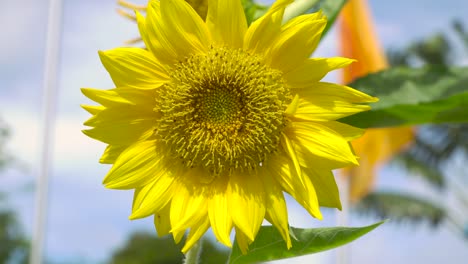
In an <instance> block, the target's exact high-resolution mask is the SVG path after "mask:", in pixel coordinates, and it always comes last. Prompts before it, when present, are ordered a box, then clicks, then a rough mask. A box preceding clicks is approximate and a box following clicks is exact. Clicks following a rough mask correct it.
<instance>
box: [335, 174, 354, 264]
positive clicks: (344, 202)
mask: <svg viewBox="0 0 468 264" xmlns="http://www.w3.org/2000/svg"><path fill="white" fill-rule="evenodd" d="M338 174H339V175H338V177H337V178H338V188H339V190H340V196H341V207H342V210H341V212H337V217H336V222H337V225H338V226H348V225H349V207H350V201H349V200H350V197H349V195H350V194H349V188H350V177H351V176H350V175H349V174H344V173H342V172H341V171H340V172H339V173H338ZM349 253H350V246H349V245H344V246H341V247H339V248H338V249H337V250H336V263H337V264H347V263H349V262H350V261H349V258H350V254H349Z"/></svg>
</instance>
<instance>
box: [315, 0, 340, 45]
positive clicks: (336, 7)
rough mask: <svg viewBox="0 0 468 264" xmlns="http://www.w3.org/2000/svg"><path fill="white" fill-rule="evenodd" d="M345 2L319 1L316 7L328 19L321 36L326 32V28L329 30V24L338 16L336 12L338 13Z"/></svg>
mask: <svg viewBox="0 0 468 264" xmlns="http://www.w3.org/2000/svg"><path fill="white" fill-rule="evenodd" d="M346 2H347V0H321V1H320V2H319V6H318V9H321V10H322V11H323V14H324V15H325V16H326V17H327V19H328V22H327V26H326V27H325V29H324V30H323V33H322V38H323V37H324V36H325V35H326V34H327V33H328V30H330V28H331V26H333V24H334V23H335V21H336V18H338V14H340V11H341V9H342V8H343V6H344V5H345V4H346ZM318 9H317V10H318Z"/></svg>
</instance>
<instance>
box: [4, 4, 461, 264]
mask: <svg viewBox="0 0 468 264" xmlns="http://www.w3.org/2000/svg"><path fill="white" fill-rule="evenodd" d="M134 2H135V3H139V4H143V3H144V2H145V1H141V0H140V1H134ZM258 2H259V3H264V4H269V3H271V1H258ZM368 3H369V8H370V10H371V11H372V17H373V19H374V23H375V24H374V29H375V31H376V33H377V34H378V36H379V38H380V42H381V44H382V46H383V48H384V50H385V51H386V53H387V56H388V60H389V63H390V64H391V65H409V66H422V65H426V64H442V65H468V17H467V16H466V13H467V11H468V2H467V1H464V0H445V1H427V0H413V1H403V0H395V1H378V0H371V1H368ZM48 4H49V1H46V0H16V1H2V2H1V4H0V32H1V33H0V34H1V36H2V41H1V42H0V68H1V70H0V81H1V85H0V263H27V261H28V256H29V254H30V253H29V248H30V240H31V237H32V232H33V219H34V217H35V212H34V210H35V206H36V201H35V199H36V196H35V195H36V194H35V192H36V189H37V188H36V186H37V184H36V180H37V177H38V174H39V168H40V161H41V158H40V155H41V152H40V147H41V143H40V142H41V140H42V138H43V137H42V135H41V131H42V126H43V124H42V122H43V117H42V115H43V105H42V102H43V100H42V96H43V87H42V86H43V85H42V83H43V78H44V77H43V75H44V63H45V55H44V54H45V49H46V32H47V16H48V10H49V9H48ZM116 8H117V4H116V1H115V0H101V1H93V0H80V1H72V0H64V1H63V13H62V14H63V16H62V24H61V28H62V29H61V38H60V42H61V49H60V50H59V68H58V69H59V70H58V86H57V87H58V93H57V94H56V96H57V105H56V107H55V111H54V116H55V118H54V122H53V126H51V127H50V128H51V133H52V134H51V136H52V142H51V143H50V147H51V153H50V154H51V156H50V157H51V160H50V161H51V163H50V164H51V166H50V171H49V172H50V173H49V176H50V177H49V183H48V186H49V190H48V196H47V197H48V203H47V204H48V208H47V209H48V210H47V215H46V220H47V221H46V229H45V240H44V242H45V246H44V251H43V256H44V261H45V263H180V262H181V259H182V255H181V253H179V250H177V248H175V246H174V245H173V242H172V239H170V238H168V237H165V238H163V239H157V238H156V234H155V231H154V228H153V222H152V218H148V219H143V220H137V221H130V220H128V215H129V214H130V209H131V203H132V195H133V193H132V192H131V191H115V190H107V189H105V188H104V187H103V186H102V185H101V181H102V179H103V177H104V175H105V173H106V172H107V170H108V169H109V167H108V166H107V165H102V164H99V163H98V159H99V156H100V155H101V153H102V151H103V150H104V144H101V143H99V142H96V141H93V140H91V139H89V138H88V137H86V136H84V135H83V134H82V133H81V130H82V129H83V128H84V127H83V126H82V123H83V122H84V121H85V120H86V119H87V118H88V114H87V113H86V112H85V111H84V110H82V109H81V108H80V104H86V103H89V102H88V101H87V99H85V97H84V96H83V95H82V94H81V92H80V88H81V87H94V88H105V89H109V88H112V87H113V84H112V81H111V79H110V78H109V77H108V75H107V73H106V71H105V70H104V68H103V67H102V65H101V63H100V61H99V58H98V55H97V51H98V50H106V49H111V48H114V47H117V46H122V45H124V44H123V43H124V42H125V41H126V40H129V39H132V38H134V37H136V36H137V35H138V30H137V28H136V25H135V24H134V23H133V22H130V21H128V20H127V19H125V18H123V17H122V16H119V15H118V14H117V13H116ZM338 40H339V30H337V29H336V27H335V28H333V29H332V31H331V32H330V33H329V34H328V35H327V36H326V38H325V39H324V40H323V41H322V42H321V44H320V46H319V48H318V50H317V51H316V52H315V54H314V56H316V57H331V56H339V55H340V50H339V46H338V42H339V41H338ZM326 80H327V81H333V82H339V81H340V76H339V73H332V74H330V75H329V76H327V77H326ZM416 131H417V132H416V135H415V137H414V139H413V140H412V143H410V144H406V147H405V148H404V151H402V152H401V153H400V154H398V155H395V157H394V158H392V159H391V160H390V161H388V163H387V164H386V165H384V166H380V167H379V168H378V169H377V171H376V174H375V178H374V180H373V184H372V185H371V186H372V189H371V190H370V192H366V193H365V194H364V195H363V196H362V197H360V198H359V199H355V201H353V202H352V203H350V205H349V208H350V210H349V212H348V213H349V215H348V216H347V217H346V218H347V220H346V223H347V225H350V226H358V225H367V224H371V223H373V222H375V221H376V220H380V219H390V221H389V222H387V223H386V224H384V225H383V226H381V227H379V228H378V229H376V230H375V231H373V232H371V233H370V234H368V235H366V236H364V237H362V238H360V239H358V240H357V241H355V242H353V243H352V244H351V246H350V247H349V248H348V249H347V253H346V261H347V262H346V263H443V262H445V263H454V264H457V263H466V260H467V259H468V169H467V167H466V162H467V161H468V155H467V153H468V152H467V151H468V125H437V126H422V127H419V128H418V129H417V130H416ZM376 144H378V143H376ZM288 208H289V219H290V224H291V225H292V226H296V227H318V226H334V225H336V224H337V221H341V222H342V221H343V216H340V214H342V213H340V212H338V211H335V210H328V209H324V210H323V211H324V220H322V221H318V220H316V219H313V218H311V217H310V216H309V215H308V214H307V213H306V211H305V210H303V209H302V208H300V206H298V205H297V204H296V203H295V202H294V201H293V199H289V197H288ZM205 243H206V246H205V251H206V252H210V254H215V253H216V254H215V256H214V257H212V258H210V259H208V258H207V259H206V263H221V262H223V260H224V259H226V256H227V249H226V248H223V247H222V246H220V245H219V244H217V243H216V242H214V240H213V236H212V235H211V234H208V236H207V240H206V241H205ZM163 253H164V254H163ZM338 254H339V253H338ZM212 256H213V255H212ZM337 259H339V258H337V252H336V251H329V252H324V253H321V254H317V255H314V256H307V257H299V258H297V259H292V260H288V261H287V262H286V261H283V263H310V262H311V261H314V263H337ZM203 263H205V262H203Z"/></svg>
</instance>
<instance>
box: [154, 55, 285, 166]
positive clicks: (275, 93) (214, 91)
mask: <svg viewBox="0 0 468 264" xmlns="http://www.w3.org/2000/svg"><path fill="white" fill-rule="evenodd" d="M156 98H157V105H158V106H159V107H158V108H156V109H155V111H157V112H160V113H161V115H162V118H161V119H160V124H159V125H158V128H159V129H158V135H159V136H160V138H161V139H162V140H163V141H164V142H165V143H166V144H167V146H168V147H169V148H170V149H171V151H172V153H173V154H174V155H175V156H177V157H179V158H180V159H182V162H183V163H184V164H185V165H186V166H187V167H195V166H201V167H204V168H207V169H208V170H209V171H210V172H211V173H213V174H216V175H217V174H221V173H230V172H232V170H236V169H239V170H241V171H243V170H246V169H255V168H256V167H257V166H259V165H260V164H261V163H262V162H264V161H265V159H267V158H268V156H269V154H270V153H272V152H274V151H275V150H276V149H277V147H278V144H279V139H280V137H279V136H280V133H281V131H282V129H283V127H284V124H285V117H284V110H285V109H286V107H287V105H288V104H289V103H290V102H291V95H290V93H289V90H288V89H287V88H285V87H284V85H283V79H282V76H281V73H280V72H279V71H277V70H274V69H271V68H269V67H267V66H266V65H265V64H264V63H263V62H262V60H261V58H260V57H259V56H258V55H252V54H249V53H247V52H245V51H242V50H234V49H228V48H213V47H212V48H211V49H210V50H209V51H208V52H207V53H206V54H196V55H192V56H191V57H189V58H187V59H186V60H185V61H181V62H179V63H177V64H175V65H174V66H173V69H172V71H171V82H170V83H168V84H167V85H165V86H164V87H162V88H161V89H159V92H158V94H157V96H156Z"/></svg>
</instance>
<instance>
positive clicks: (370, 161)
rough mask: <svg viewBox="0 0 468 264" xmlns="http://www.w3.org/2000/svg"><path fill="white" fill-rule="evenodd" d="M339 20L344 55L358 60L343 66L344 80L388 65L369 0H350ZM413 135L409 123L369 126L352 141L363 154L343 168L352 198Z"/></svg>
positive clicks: (366, 188)
mask: <svg viewBox="0 0 468 264" xmlns="http://www.w3.org/2000/svg"><path fill="white" fill-rule="evenodd" d="M339 23H340V24H339V26H340V27H339V35H340V38H341V39H340V41H339V43H341V55H342V56H344V57H348V58H353V59H356V60H357V62H355V63H353V64H351V65H350V66H349V67H347V68H345V69H344V70H343V79H342V81H343V83H349V82H351V81H353V80H354V79H355V78H358V77H361V76H364V75H366V74H368V73H372V72H376V71H379V70H383V69H385V68H387V67H388V62H387V59H386V57H385V54H384V52H383V50H382V48H381V46H380V43H379V41H378V38H377V36H376V34H375V31H374V28H373V21H372V17H371V15H370V11H369V8H368V5H367V1H366V0H349V1H348V3H347V4H346V5H345V7H344V8H343V10H342V13H341V18H340V21H339ZM413 135H414V133H413V129H412V128H410V127H395V128H385V129H369V130H367V132H366V133H365V134H364V136H363V137H361V138H360V139H358V140H355V141H353V142H352V144H353V147H354V150H355V152H356V154H357V155H358V156H359V157H360V159H359V163H360V166H359V167H353V168H349V169H346V170H344V174H345V175H349V176H350V177H351V178H350V190H349V194H350V198H351V200H352V201H357V200H359V199H360V198H362V197H363V196H365V195H366V194H367V193H368V192H369V191H370V189H371V188H372V186H373V183H374V181H375V170H376V167H377V166H378V165H381V164H383V163H385V162H387V161H388V160H389V159H390V158H391V157H392V156H393V155H395V154H396V153H398V152H399V151H400V150H401V149H402V148H403V147H404V146H406V145H408V143H409V142H411V141H412V140H413Z"/></svg>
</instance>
